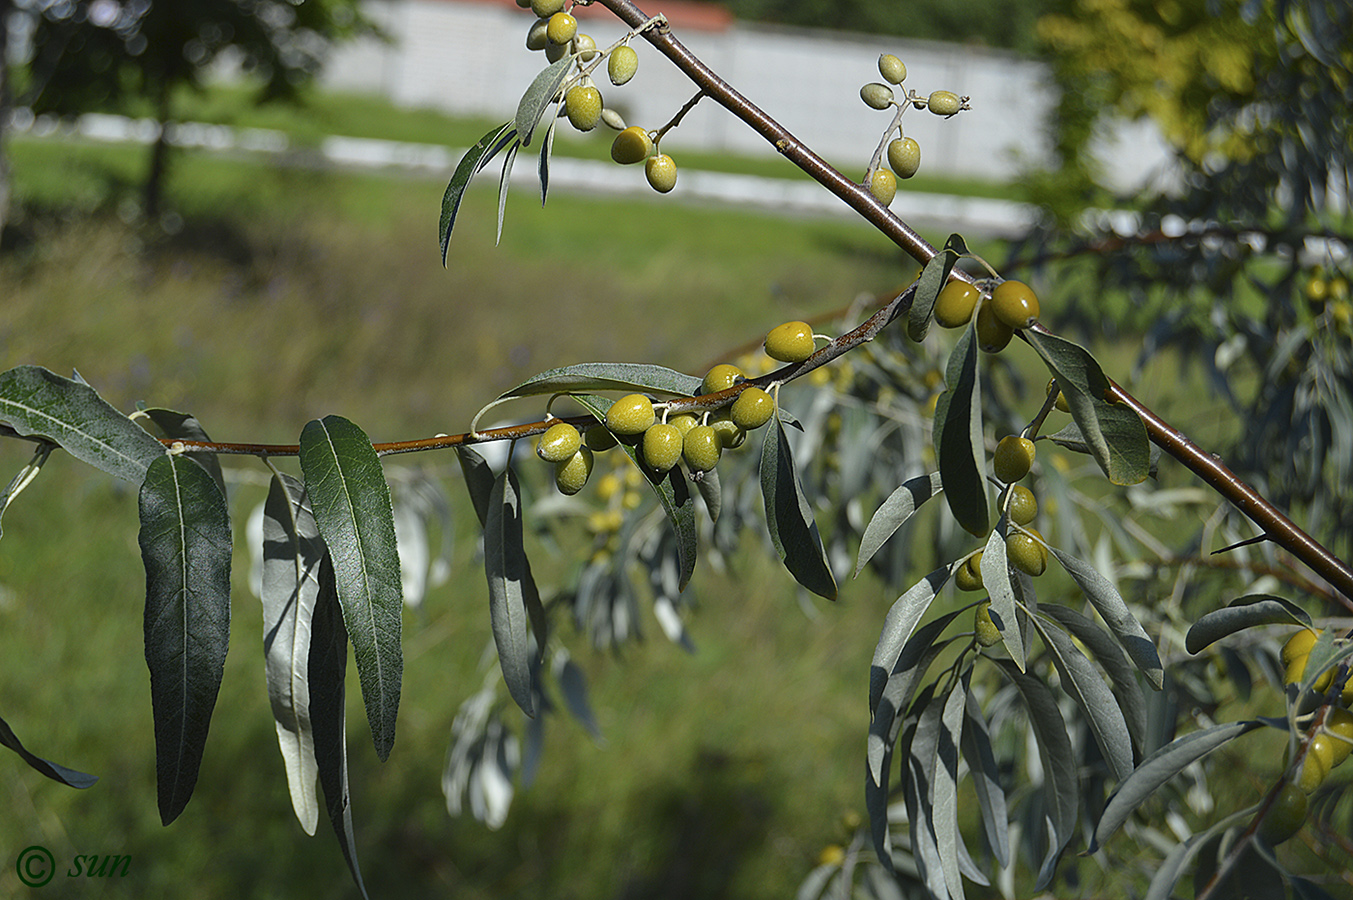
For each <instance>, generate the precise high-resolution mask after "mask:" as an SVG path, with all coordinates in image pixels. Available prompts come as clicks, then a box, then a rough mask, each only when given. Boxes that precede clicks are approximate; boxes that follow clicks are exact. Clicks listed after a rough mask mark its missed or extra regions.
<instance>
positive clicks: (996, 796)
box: [962, 693, 1010, 867]
mask: <svg viewBox="0 0 1353 900" xmlns="http://www.w3.org/2000/svg"><path fill="white" fill-rule="evenodd" d="M965 715H966V716H967V723H966V724H965V725H964V726H963V744H962V749H963V758H964V759H965V760H967V763H968V771H969V773H971V775H972V786H973V793H975V794H976V795H977V805H978V807H979V809H980V810H981V813H982V829H983V831H984V832H985V833H986V836H987V845H988V846H989V847H990V848H991V852H992V854H993V855H994V856H995V857H996V863H997V865H1000V866H1002V867H1004V866H1008V865H1010V820H1009V817H1008V816H1007V813H1006V805H1005V791H1003V790H1002V789H1001V780H1000V769H999V768H998V767H997V765H996V754H995V752H994V751H993V750H992V747H991V735H990V733H989V732H988V730H987V722H986V719H985V718H984V717H983V716H982V710H981V708H980V707H979V706H978V705H977V698H976V697H974V696H973V695H972V694H971V693H968V695H967V707H966V710H965Z"/></svg>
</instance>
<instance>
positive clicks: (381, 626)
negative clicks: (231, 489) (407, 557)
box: [301, 416, 404, 762]
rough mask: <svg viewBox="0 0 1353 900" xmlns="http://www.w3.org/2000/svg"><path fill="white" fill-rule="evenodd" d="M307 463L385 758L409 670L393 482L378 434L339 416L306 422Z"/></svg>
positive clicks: (318, 517) (310, 491) (370, 717)
mask: <svg viewBox="0 0 1353 900" xmlns="http://www.w3.org/2000/svg"><path fill="white" fill-rule="evenodd" d="M301 469H302V471H304V472H305V485H306V491H307V493H308V494H309V495H310V508H311V510H312V511H313V512H314V516H315V522H316V523H317V524H318V525H319V533H320V536H321V537H323V538H324V544H325V546H326V547H328V549H329V556H330V559H331V560H332V562H333V567H334V581H335V583H336V584H337V586H338V601H339V603H340V604H341V605H342V607H343V625H344V627H345V628H346V629H347V631H348V636H349V637H350V638H351V640H352V648H353V656H354V658H355V659H356V661H357V674H358V676H359V678H360V681H361V684H362V700H363V702H364V703H365V704H366V716H367V721H368V723H369V724H370V726H371V739H372V741H373V742H374V743H375V745H376V755H377V756H379V757H380V759H381V761H382V762H384V761H385V760H386V758H388V757H389V755H390V747H391V746H392V745H393V744H394V742H395V719H396V717H397V716H398V714H399V690H400V680H401V678H402V677H403V671H404V660H403V655H402V653H401V650H400V615H401V613H402V612H403V609H404V597H403V591H404V582H403V576H402V574H401V572H400V569H399V549H398V545H397V543H396V541H395V518H394V511H393V509H392V508H391V506H390V488H389V487H388V486H387V485H386V483H385V475H384V473H383V472H382V471H381V463H380V459H379V458H378V457H377V456H376V451H375V450H374V449H372V447H371V441H370V440H369V439H368V438H367V436H366V435H365V434H364V433H363V432H362V430H361V429H360V428H358V427H357V426H356V425H354V424H352V423H351V422H349V421H348V420H347V419H343V418H340V417H339V416H326V417H325V418H324V419H316V420H314V421H312V422H310V423H309V424H308V425H306V426H305V429H304V430H303V431H302V432H301Z"/></svg>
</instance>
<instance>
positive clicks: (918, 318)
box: [907, 234, 968, 341]
mask: <svg viewBox="0 0 1353 900" xmlns="http://www.w3.org/2000/svg"><path fill="white" fill-rule="evenodd" d="M967 252H968V245H967V244H966V243H964V241H963V238H962V237H961V236H960V235H957V234H951V235H949V240H947V241H945V242H944V247H943V249H941V250H940V252H939V253H936V254H935V255H934V256H932V257H931V258H930V261H929V262H927V263H926V264H925V268H924V269H923V270H921V277H920V278H919V279H918V280H917V283H916V296H915V297H913V298H912V301H911V310H910V311H909V313H908V316H907V336H908V337H910V338H911V339H912V340H913V341H921V340H924V339H925V336H926V334H928V333H929V332H930V313H931V311H932V310H933V309H934V308H935V300H936V298H937V297H939V295H940V290H941V289H942V288H943V287H944V283H945V282H946V281H948V280H949V273H950V272H951V271H953V268H954V263H956V262H958V258H959V257H960V256H963V255H965V254H967Z"/></svg>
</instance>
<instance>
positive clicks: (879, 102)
mask: <svg viewBox="0 0 1353 900" xmlns="http://www.w3.org/2000/svg"><path fill="white" fill-rule="evenodd" d="M860 99H861V100H863V101H864V103H865V105H866V106H869V107H872V108H873V109H887V108H888V107H889V106H892V104H893V89H892V88H890V87H888V85H886V84H879V83H878V82H877V81H874V82H870V83H869V84H866V85H865V86H864V87H862V88H860Z"/></svg>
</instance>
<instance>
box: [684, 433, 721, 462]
mask: <svg viewBox="0 0 1353 900" xmlns="http://www.w3.org/2000/svg"><path fill="white" fill-rule="evenodd" d="M722 453H723V443H722V442H721V441H720V440H719V435H718V432H716V431H715V430H714V429H713V428H712V427H710V426H709V425H696V426H695V427H694V428H692V429H691V430H690V431H688V432H686V437H685V438H684V439H683V441H682V445H681V455H682V456H683V457H684V458H685V459H686V465H688V466H690V467H691V470H692V471H694V472H708V471H709V470H710V469H713V468H714V467H715V466H716V465H718V464H719V456H720V454H722Z"/></svg>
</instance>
